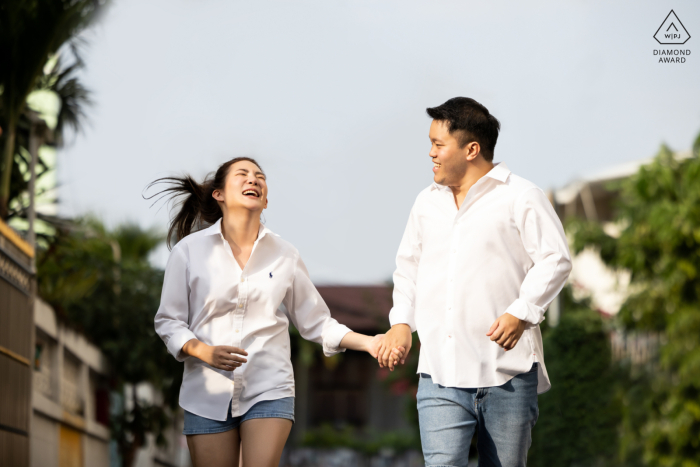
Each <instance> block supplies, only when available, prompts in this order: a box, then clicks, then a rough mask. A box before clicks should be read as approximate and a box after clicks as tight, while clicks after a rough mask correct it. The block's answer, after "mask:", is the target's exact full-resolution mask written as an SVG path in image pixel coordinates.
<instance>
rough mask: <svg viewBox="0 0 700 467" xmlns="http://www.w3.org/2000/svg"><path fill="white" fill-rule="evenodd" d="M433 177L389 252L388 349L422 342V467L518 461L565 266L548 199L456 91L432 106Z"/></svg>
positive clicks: (481, 110) (484, 114)
mask: <svg viewBox="0 0 700 467" xmlns="http://www.w3.org/2000/svg"><path fill="white" fill-rule="evenodd" d="M427 112H428V115H429V116H430V117H432V118H433V121H432V123H431V125H430V142H431V143H432V147H431V150H430V157H431V158H432V160H433V173H434V179H433V180H434V183H432V184H431V185H430V186H429V187H428V188H426V189H425V190H423V191H422V192H421V193H420V194H419V195H418V197H417V199H416V201H415V204H414V205H413V208H412V209H411V214H410V216H409V219H408V225H407V227H406V231H405V233H404V236H403V239H402V240H401V244H400V246H399V251H398V254H397V256H396V271H395V272H394V297H393V298H394V307H393V308H392V310H391V313H390V315H389V320H390V322H391V325H392V327H391V330H389V332H387V334H386V336H385V338H384V341H383V344H382V347H381V349H380V354H379V355H380V356H379V362H380V365H384V366H389V367H391V368H392V369H393V365H394V364H395V363H396V358H395V357H394V354H393V353H392V350H393V349H396V348H398V347H404V348H405V349H406V352H405V353H404V359H403V361H402V362H401V363H403V362H404V361H405V355H406V354H408V351H409V350H410V347H411V333H412V332H414V331H416V330H417V331H418V336H419V338H420V341H421V349H420V359H419V364H418V373H419V374H420V382H419V385H418V395H417V399H418V415H419V421H420V433H421V441H422V445H423V455H424V457H425V464H426V466H466V465H467V461H468V455H469V446H470V443H471V439H472V437H473V435H474V433H475V432H476V433H477V448H478V451H479V466H480V467H485V466H493V467H496V466H498V467H517V466H525V465H526V462H527V451H528V449H529V448H530V443H531V430H532V427H533V426H534V425H535V422H536V421H537V416H538V409H537V395H538V394H539V393H542V392H544V391H547V390H548V389H549V387H550V383H549V378H548V376H547V370H546V369H545V366H544V354H543V349H542V335H541V333H540V328H539V323H541V322H542V321H543V320H544V314H545V310H546V309H547V307H548V306H549V304H550V303H551V302H552V300H553V299H554V298H555V297H556V296H557V294H558V293H559V292H560V291H561V289H562V287H563V286H564V283H565V282H566V279H567V277H568V275H569V271H570V270H571V259H570V254H569V249H568V246H567V241H566V237H565V235H564V230H563V229H562V225H561V222H560V221H559V219H558V217H557V215H556V213H555V212H554V209H553V208H552V206H551V204H550V203H549V200H548V199H547V197H546V196H545V194H544V193H543V192H542V190H541V189H539V188H538V187H537V186H535V185H534V184H532V183H530V182H528V181H527V180H524V179H522V178H520V177H518V176H517V175H514V174H512V173H511V172H510V170H509V169H508V167H507V166H506V165H505V164H504V163H503V162H501V163H499V164H494V163H493V162H492V161H493V155H494V149H495V147H496V140H497V139H498V132H499V130H500V124H499V122H498V120H497V119H496V118H495V117H494V116H493V115H491V114H490V113H489V111H488V110H487V109H486V107H484V106H483V105H481V104H479V103H478V102H476V101H475V100H473V99H469V98H466V97H456V98H454V99H450V100H448V101H447V102H445V103H444V104H442V105H440V106H438V107H434V108H429V109H427Z"/></svg>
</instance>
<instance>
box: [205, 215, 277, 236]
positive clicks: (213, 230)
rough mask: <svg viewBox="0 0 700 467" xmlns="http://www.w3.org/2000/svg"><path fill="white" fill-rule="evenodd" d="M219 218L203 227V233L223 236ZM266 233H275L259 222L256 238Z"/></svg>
mask: <svg viewBox="0 0 700 467" xmlns="http://www.w3.org/2000/svg"><path fill="white" fill-rule="evenodd" d="M221 219H223V218H220V219H219V220H218V221H216V222H214V223H213V224H212V225H211V226H210V227H207V228H206V229H204V235H207V236H208V235H217V234H218V235H221V236H222V237H223V234H222V233H221ZM267 234H272V235H275V234H274V232H272V230H270V229H268V228H267V227H265V225H264V224H263V223H260V230H258V240H260V239H261V238H263V237H264V236H265V235H267Z"/></svg>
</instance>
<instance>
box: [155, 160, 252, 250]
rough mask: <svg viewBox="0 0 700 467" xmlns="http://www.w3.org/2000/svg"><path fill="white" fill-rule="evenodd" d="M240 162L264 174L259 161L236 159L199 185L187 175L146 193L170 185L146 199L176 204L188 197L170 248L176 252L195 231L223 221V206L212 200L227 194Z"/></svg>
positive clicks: (171, 234) (174, 227)
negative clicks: (177, 245)
mask: <svg viewBox="0 0 700 467" xmlns="http://www.w3.org/2000/svg"><path fill="white" fill-rule="evenodd" d="M240 161H248V162H252V163H253V164H255V165H257V166H258V168H259V169H260V170H261V171H262V167H260V164H258V162H257V161H256V160H255V159H252V158H250V157H236V158H234V159H231V160H230V161H228V162H224V163H223V164H221V165H220V166H219V168H218V169H217V170H216V172H215V173H214V174H213V176H212V174H209V175H207V177H206V178H205V179H204V181H203V182H202V183H197V181H196V180H195V179H193V178H192V177H191V176H189V175H183V176H182V177H163V178H159V179H158V180H155V181H153V182H151V183H150V184H149V185H148V186H147V187H146V190H148V189H149V188H151V187H152V186H154V185H156V184H159V183H165V184H167V185H168V187H167V188H165V189H163V190H161V191H159V192H158V193H155V194H154V195H151V196H148V197H146V199H152V198H154V197H156V196H160V197H159V198H158V200H161V199H162V198H164V197H165V198H167V199H168V200H169V201H172V200H175V199H176V198H179V197H181V196H184V199H182V200H180V201H178V204H177V208H176V209H177V214H176V215H175V217H173V218H172V220H171V221H170V227H169V228H168V248H172V246H173V245H174V244H175V243H177V242H179V241H180V240H182V239H183V238H185V237H186V236H188V235H189V234H191V233H192V231H193V230H195V231H196V230H199V229H200V228H202V227H203V226H206V225H211V224H213V223H215V222H216V221H218V220H219V219H221V217H222V216H223V213H222V212H221V208H220V207H219V203H218V202H217V201H216V200H215V199H214V198H213V197H212V193H213V192H214V190H223V188H224V186H225V185H226V176H227V175H228V172H229V169H230V168H231V166H232V165H233V164H235V163H236V162H240ZM263 173H264V172H263ZM158 200H157V201H158Z"/></svg>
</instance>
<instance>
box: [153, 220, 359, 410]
mask: <svg viewBox="0 0 700 467" xmlns="http://www.w3.org/2000/svg"><path fill="white" fill-rule="evenodd" d="M282 305H283V306H282ZM290 320H291V322H292V323H293V324H294V326H296V328H297V329H298V330H299V332H300V334H301V335H302V337H303V338H305V339H307V340H310V341H313V342H317V343H319V344H322V345H323V351H324V353H325V354H326V355H327V356H330V355H333V354H336V353H338V352H341V351H343V349H341V348H339V345H340V341H341V340H342V339H343V337H344V336H345V334H347V333H348V332H350V329H348V328H347V327H345V326H343V325H341V324H339V323H338V322H337V321H336V320H335V319H333V318H331V315H330V311H329V309H328V307H327V306H326V304H325V302H324V301H323V299H322V298H321V296H320V295H319V293H318V291H317V290H316V288H315V287H314V285H313V283H312V282H311V279H310V278H309V273H308V271H307V270H306V267H305V266H304V263H303V262H302V261H301V258H300V257H299V252H298V251H297V250H296V248H294V247H293V246H292V245H291V244H290V243H288V242H286V241H284V240H282V239H281V238H280V237H279V236H278V235H276V234H274V233H272V232H271V231H270V230H269V229H267V228H265V227H264V226H261V227H260V232H259V234H258V239H257V241H256V242H255V245H254V246H253V251H252V253H251V255H250V259H249V260H248V263H247V264H246V266H245V268H244V269H243V270H241V268H240V266H239V265H238V262H237V261H236V259H235V258H234V257H233V253H232V252H231V248H230V246H229V245H228V243H227V242H226V240H225V239H224V237H223V235H222V234H221V221H220V220H219V221H218V222H217V223H215V224H214V225H212V226H211V227H209V228H207V229H204V230H201V231H199V232H196V233H193V234H191V235H188V236H187V237H185V238H183V239H182V240H181V241H180V242H179V243H178V244H177V245H175V247H174V248H173V251H172V252H171V254H170V258H169V260H168V264H167V266H166V267H165V279H164V282H163V293H162V296H161V303H160V308H159V309H158V313H157V314H156V317H155V327H156V332H157V333H158V335H159V336H160V337H161V338H162V339H163V341H164V342H165V344H166V346H167V347H168V351H169V352H170V353H171V354H172V355H174V356H175V358H176V359H178V360H180V361H183V360H184V362H185V373H184V377H183V381H182V387H181V388H180V405H181V406H182V408H184V409H185V410H188V411H189V412H192V413H194V414H197V415H200V416H202V417H206V418H209V419H212V420H225V419H226V416H227V408H228V405H229V401H231V415H232V416H233V417H237V416H239V415H242V414H244V413H246V412H247V411H248V410H249V409H250V408H251V407H252V406H253V405H254V404H255V403H256V402H260V401H263V400H274V399H281V398H283V397H293V396H294V374H293V371H292V363H291V360H290V355H291V351H290V338H289V330H288V328H289V322H290ZM195 338H196V339H198V340H200V341H202V342H204V343H205V344H207V345H230V346H234V347H240V348H242V349H245V350H246V351H247V352H248V356H247V357H246V358H247V360H248V362H247V363H244V364H243V366H241V367H239V368H237V369H236V370H234V371H224V370H219V369H216V368H213V367H211V366H210V365H207V364H206V363H204V362H203V361H201V360H199V359H197V358H195V357H187V356H185V355H184V354H182V353H181V350H182V346H183V345H184V344H185V343H186V342H187V341H189V340H190V339H195Z"/></svg>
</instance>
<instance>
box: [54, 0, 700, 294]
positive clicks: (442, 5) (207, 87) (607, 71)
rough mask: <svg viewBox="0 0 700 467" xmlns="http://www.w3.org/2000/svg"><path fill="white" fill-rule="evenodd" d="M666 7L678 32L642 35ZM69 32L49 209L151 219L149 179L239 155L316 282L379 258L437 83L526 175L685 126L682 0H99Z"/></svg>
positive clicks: (697, 96)
mask: <svg viewBox="0 0 700 467" xmlns="http://www.w3.org/2000/svg"><path fill="white" fill-rule="evenodd" d="M671 9H674V11H675V12H676V14H677V15H678V17H679V18H680V20H681V21H682V22H683V24H684V25H685V27H686V29H687V30H688V32H689V33H690V35H691V39H690V40H689V41H688V42H687V43H686V44H685V45H683V46H680V47H676V46H660V45H659V44H658V43H657V42H656V41H655V40H654V39H653V37H652V36H653V35H654V33H655V32H656V30H657V28H658V27H659V25H660V24H661V23H662V21H663V20H664V18H665V17H666V16H667V15H668V13H669V11H670V10H671ZM695 36H697V37H695ZM86 38H87V39H88V42H89V46H88V47H87V49H86V51H85V54H84V55H85V59H86V62H87V69H86V70H85V72H84V73H83V76H82V79H83V80H84V82H85V84H86V85H87V86H88V87H90V88H91V89H92V90H93V92H94V94H93V98H94V100H95V106H94V107H93V108H92V109H91V110H90V112H89V116H90V122H89V124H88V125H87V127H86V129H85V131H84V133H83V134H80V135H77V136H76V137H75V138H74V142H73V143H72V144H71V145H69V146H68V147H66V148H64V149H63V150H61V151H60V152H59V154H58V163H59V180H60V183H61V189H60V199H61V205H60V212H61V213H62V214H65V215H78V214H83V213H88V212H90V213H94V214H97V215H98V216H100V217H101V218H102V219H104V220H105V221H106V222H107V223H108V224H109V225H116V224H118V223H120V222H124V221H135V222H138V223H140V224H141V225H143V226H144V227H156V228H159V229H161V230H163V231H164V230H165V229H166V226H167V222H168V211H167V209H165V208H163V209H161V210H160V211H158V210H157V209H156V208H150V207H149V206H150V203H148V202H146V201H144V200H143V199H142V198H141V193H142V190H143V188H144V187H145V186H146V185H147V184H148V183H149V182H150V181H152V180H153V179H155V178H158V177H161V176H165V175H172V174H178V173H183V172H189V173H191V174H193V175H195V176H197V177H200V178H201V177H203V176H204V175H205V174H206V173H207V172H209V171H213V170H215V169H216V167H217V166H218V165H219V164H220V163H222V162H224V161H225V160H227V159H229V158H231V157H235V156H240V155H247V156H252V157H255V158H257V159H258V160H259V161H260V163H261V165H263V168H264V169H265V171H266V172H267V174H268V183H269V186H270V196H269V198H270V207H269V209H268V210H267V211H266V212H265V217H266V219H267V225H268V226H269V227H270V228H271V229H272V230H273V231H275V232H276V233H279V234H280V235H282V236H283V237H284V238H286V239H287V240H289V241H291V242H292V243H293V244H294V245H296V246H297V248H298V249H299V250H300V252H301V254H302V257H303V258H304V260H305V262H306V264H307V266H308V268H309V270H310V273H311V276H312V278H313V279H314V280H315V281H317V282H318V283H343V284H345V283H347V284H361V283H378V282H382V281H384V280H387V279H389V278H390V277H391V273H392V272H393V268H394V255H395V253H396V249H397V247H398V243H399V241H400V238H401V235H402V233H403V229H404V226H405V223H406V219H407V216H408V212H409V210H410V208H411V205H412V204H413V201H414V199H415V196H416V195H417V194H418V192H419V191H420V190H421V189H423V188H424V187H425V186H427V185H428V184H430V182H431V179H432V172H431V163H430V160H429V158H428V151H429V142H428V127H429V124H430V120H429V118H428V117H427V116H426V114H425V108H426V107H429V106H435V105H438V104H440V103H442V102H444V101H445V100H447V99H449V98H451V97H454V96H468V97H473V98H475V99H476V100H478V101H480V102H481V103H483V104H484V105H485V106H486V107H488V108H489V110H490V111H491V113H493V114H494V115H495V116H496V117H498V118H499V120H500V121H501V124H502V131H501V136H500V137H499V141H498V145H497V147H496V160H497V161H505V162H507V164H508V166H509V167H510V168H511V170H512V171H513V172H515V173H517V174H519V175H521V176H523V177H525V178H527V179H529V180H531V181H533V182H535V183H537V184H538V185H539V186H541V187H542V188H543V189H548V188H554V187H560V186H562V185H564V184H566V183H567V182H569V181H572V180H574V179H576V178H577V177H581V176H585V175H591V174H594V173H596V172H598V171H600V170H603V169H604V168H606V167H609V166H611V165H615V164H618V163H622V162H626V161H631V160H636V159H641V158H646V157H649V156H651V155H653V154H654V153H655V152H656V150H657V149H658V147H659V145H660V144H661V143H662V142H666V143H667V144H669V145H670V146H671V147H672V148H674V149H681V150H682V149H687V148H689V147H690V146H691V144H692V141H693V139H694V138H695V136H696V135H697V134H698V132H700V86H698V85H697V83H698V76H700V45H699V46H696V43H697V42H698V40H700V3H699V2H695V1H675V2H665V1H607V2H603V1H582V0H579V1H571V2H555V1H529V2H515V1H512V2H505V1H470V2H466V1H445V0H429V1H428V0H424V1H413V0H402V1H389V0H383V1H376V0H373V1H364V0H353V1H347V0H346V1H340V0H339V1H333V2H329V1H323V0H318V1H295V2H289V1H260V2H242V1H230V0H227V1H211V0H197V1H195V0H168V1H164V0H150V1H148V2H143V1H136V0H121V1H120V0H114V2H113V5H112V7H111V8H110V9H109V11H108V12H107V14H106V15H105V17H104V18H103V20H102V22H101V23H100V24H99V25H98V26H97V27H95V28H93V29H92V30H91V31H89V32H88V33H87V34H86ZM662 47H664V48H683V49H689V50H691V55H690V56H689V57H688V58H687V61H686V63H683V64H659V63H657V62H658V58H655V57H654V56H653V50H654V49H659V48H662ZM166 258H167V250H164V249H163V250H161V251H160V253H159V254H158V255H156V258H155V261H156V262H157V263H159V264H163V263H164V260H165V259H166Z"/></svg>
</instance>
